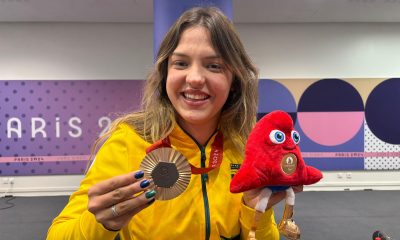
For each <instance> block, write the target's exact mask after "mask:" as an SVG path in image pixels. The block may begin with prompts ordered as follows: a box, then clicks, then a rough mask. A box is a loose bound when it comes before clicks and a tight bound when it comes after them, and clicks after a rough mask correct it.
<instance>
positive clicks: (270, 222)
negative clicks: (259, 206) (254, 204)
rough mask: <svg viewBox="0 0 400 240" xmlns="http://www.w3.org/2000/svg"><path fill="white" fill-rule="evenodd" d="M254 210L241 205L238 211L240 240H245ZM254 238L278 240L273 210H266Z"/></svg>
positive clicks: (252, 219)
mask: <svg viewBox="0 0 400 240" xmlns="http://www.w3.org/2000/svg"><path fill="white" fill-rule="evenodd" d="M254 214H255V210H254V209H252V208H250V207H248V206H246V205H245V204H244V203H243V200H242V203H241V209H240V218H239V221H240V225H241V234H240V235H241V236H240V239H247V237H248V235H249V231H250V229H251V225H252V224H253V221H254ZM256 238H257V239H258V240H279V231H278V228H277V226H276V223H275V217H274V210H273V208H269V209H267V210H266V211H265V212H264V214H263V215H262V217H261V219H260V222H259V224H258V227H257V231H256Z"/></svg>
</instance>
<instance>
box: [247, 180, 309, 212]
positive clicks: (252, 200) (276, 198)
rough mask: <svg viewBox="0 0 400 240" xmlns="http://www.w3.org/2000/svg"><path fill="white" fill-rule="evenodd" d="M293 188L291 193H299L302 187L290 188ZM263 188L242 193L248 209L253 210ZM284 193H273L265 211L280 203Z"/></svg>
mask: <svg viewBox="0 0 400 240" xmlns="http://www.w3.org/2000/svg"><path fill="white" fill-rule="evenodd" d="M291 187H292V188H293V191H294V192H295V193H299V192H302V191H303V185H298V186H291ZM262 189H263V188H257V189H251V190H248V191H246V192H244V193H243V201H244V204H246V206H248V207H250V208H253V209H254V208H255V206H256V204H257V202H258V201H259V200H260V193H261V190H262ZM285 195H286V192H285V191H279V192H275V193H273V194H272V195H271V197H270V198H269V201H268V205H267V209H268V208H270V207H272V206H274V205H275V204H277V203H278V202H280V201H281V200H282V199H284V198H285Z"/></svg>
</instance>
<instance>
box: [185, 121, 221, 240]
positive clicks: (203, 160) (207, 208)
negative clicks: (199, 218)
mask: <svg viewBox="0 0 400 240" xmlns="http://www.w3.org/2000/svg"><path fill="white" fill-rule="evenodd" d="M181 129H182V130H183V131H184V132H185V133H186V134H187V135H188V136H189V137H190V138H191V139H193V141H194V142H195V143H196V145H197V146H198V147H199V149H200V152H201V159H200V160H201V167H202V168H205V167H206V160H207V157H206V148H205V146H207V144H208V142H209V141H210V139H211V138H212V137H213V136H214V135H215V133H216V132H217V130H215V132H214V133H213V134H212V135H211V136H210V138H209V139H208V140H207V142H206V144H205V146H202V145H201V144H199V143H198V142H197V141H196V139H194V138H193V137H192V135H190V134H189V133H188V132H186V131H185V129H183V128H182V127H181ZM207 181H208V174H207V173H204V174H201V190H202V193H203V203H204V216H205V220H206V238H205V239H206V240H209V239H210V234H211V226H210V222H211V220H210V205H209V203H208V195H207Z"/></svg>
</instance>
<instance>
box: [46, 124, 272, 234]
mask: <svg viewBox="0 0 400 240" xmlns="http://www.w3.org/2000/svg"><path fill="white" fill-rule="evenodd" d="M214 137H215V136H213V137H212V138H211V139H210V141H209V142H208V144H207V146H205V147H201V146H200V147H199V146H198V145H197V144H196V142H195V141H194V140H193V139H192V138H191V137H190V136H188V134H186V133H185V132H184V131H183V130H182V129H181V128H179V126H176V127H175V129H174V130H173V132H172V133H171V134H170V136H169V139H170V142H171V145H172V147H173V148H175V149H176V150H178V151H180V152H181V153H182V154H183V155H184V156H185V157H186V158H187V159H188V161H189V162H190V163H191V164H192V165H194V166H196V167H201V161H200V159H201V154H202V151H203V157H204V155H205V156H206V157H207V159H206V166H208V161H209V156H210V151H211V144H212V142H213V141H214ZM149 146H150V143H148V142H146V141H144V140H143V139H142V138H140V137H139V136H138V135H137V134H136V132H135V131H134V130H133V129H132V128H131V127H129V126H128V125H125V124H122V125H120V126H119V127H118V129H117V130H116V131H115V132H114V133H113V134H112V135H111V136H110V137H109V138H108V139H107V141H106V142H105V143H104V144H103V146H102V147H101V148H100V150H99V152H98V153H97V155H96V160H95V161H94V163H93V164H92V166H91V168H90V170H89V171H88V173H87V175H86V177H85V178H84V179H83V180H82V182H81V184H80V187H79V189H78V190H77V191H76V192H75V193H73V194H72V195H71V197H70V199H69V202H68V204H67V206H66V207H65V208H64V210H63V211H62V212H61V213H60V214H59V215H58V216H57V217H56V218H55V219H54V220H53V222H52V225H51V226H50V229H49V231H48V235H47V239H48V240H62V239H74V240H78V239H93V240H100V239H101V240H108V239H110V240H111V239H114V238H115V236H116V235H117V234H118V232H113V231H108V230H107V229H105V228H104V227H103V226H102V225H101V224H99V223H98V222H97V221H96V219H95V217H94V215H93V214H92V213H90V212H89V211H88V210H87V205H88V196H87V192H88V189H89V188H90V186H92V185H93V184H95V183H97V182H99V181H101V180H105V179H108V178H111V177H113V176H116V175H121V174H125V173H129V172H132V171H136V170H138V169H139V165H140V162H141V161H142V159H143V158H144V156H145V154H146V153H145V149H146V148H148V147H149ZM232 149H233V147H232V146H231V142H230V141H229V140H227V139H224V146H223V161H222V163H221V166H220V167H219V168H217V169H214V170H212V171H210V172H209V173H208V174H207V175H204V174H203V175H194V174H193V175H192V177H191V181H190V184H189V186H188V188H187V189H186V190H185V191H184V192H183V193H182V194H181V195H180V196H178V197H176V198H174V199H171V200H168V201H155V202H154V203H153V204H152V205H150V206H149V207H148V208H146V209H144V210H143V211H141V212H139V213H138V214H136V215H135V216H134V217H133V218H132V220H131V221H130V222H129V224H128V225H127V226H125V227H124V228H123V229H121V231H119V235H120V237H121V239H122V240H126V239H146V240H147V239H149V240H151V239H157V240H162V239H193V240H197V239H199V240H200V239H201V240H204V239H211V240H214V239H233V238H235V239H239V237H240V236H242V237H241V239H245V237H247V234H248V231H249V229H250V226H251V224H252V222H253V215H254V210H253V209H251V208H248V207H247V206H245V205H244V204H243V203H242V200H241V199H242V194H232V193H230V191H229V184H230V180H231V178H232V176H233V174H235V172H236V171H237V169H236V168H237V166H239V165H238V164H241V163H242V160H243V156H241V155H240V154H235V153H234V152H233V151H232ZM258 229H259V230H258V231H257V232H256V236H257V239H260V240H261V239H268V240H278V239H279V233H278V230H277V227H276V223H275V220H274V214H273V210H272V209H269V210H267V211H266V212H265V213H264V215H263V219H262V220H261V221H260V224H259V226H258Z"/></svg>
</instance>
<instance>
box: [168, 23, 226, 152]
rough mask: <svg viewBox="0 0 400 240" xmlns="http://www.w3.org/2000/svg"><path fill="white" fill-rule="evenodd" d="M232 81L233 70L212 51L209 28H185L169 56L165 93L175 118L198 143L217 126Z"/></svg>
mask: <svg viewBox="0 0 400 240" xmlns="http://www.w3.org/2000/svg"><path fill="white" fill-rule="evenodd" d="M231 85H232V73H231V71H230V70H229V69H228V68H227V66H226V65H225V63H224V61H223V59H222V58H221V57H219V56H218V53H216V52H215V50H214V48H213V46H212V44H211V41H210V33H209V32H208V30H207V29H206V28H204V27H193V28H189V29H187V30H185V31H184V32H183V34H182V36H181V39H180V41H179V44H178V47H177V48H176V49H175V51H174V52H173V53H172V55H171V56H170V57H169V59H168V77H167V94H168V98H169V99H170V101H171V103H172V105H173V107H174V108H175V110H176V112H177V113H178V119H177V122H178V123H179V125H180V126H181V127H183V128H184V129H185V130H186V131H188V132H189V133H191V135H192V136H193V137H194V138H195V139H197V141H198V142H199V143H200V144H203V145H204V144H205V143H206V141H207V140H208V138H209V137H210V136H211V135H212V133H213V132H214V131H215V129H217V125H218V121H219V118H220V115H221V111H222V106H223V105H224V104H225V102H226V99H227V98H228V95H229V92H230V89H231Z"/></svg>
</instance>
